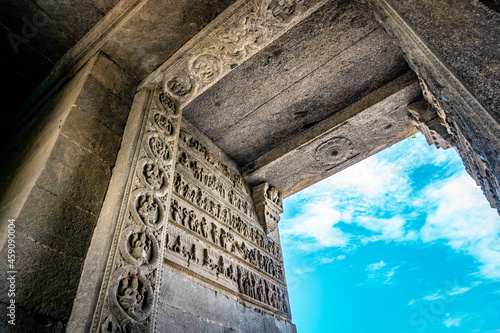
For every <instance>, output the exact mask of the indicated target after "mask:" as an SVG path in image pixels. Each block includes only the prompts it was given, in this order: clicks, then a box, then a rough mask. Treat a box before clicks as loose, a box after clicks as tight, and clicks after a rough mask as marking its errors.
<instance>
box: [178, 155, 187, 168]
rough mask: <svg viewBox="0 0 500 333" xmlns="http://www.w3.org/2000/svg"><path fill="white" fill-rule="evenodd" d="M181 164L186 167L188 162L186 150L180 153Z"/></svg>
mask: <svg viewBox="0 0 500 333" xmlns="http://www.w3.org/2000/svg"><path fill="white" fill-rule="evenodd" d="M178 161H179V164H180V165H182V166H183V167H186V166H187V164H188V156H187V154H186V153H185V152H181V153H180V154H179V160H178Z"/></svg>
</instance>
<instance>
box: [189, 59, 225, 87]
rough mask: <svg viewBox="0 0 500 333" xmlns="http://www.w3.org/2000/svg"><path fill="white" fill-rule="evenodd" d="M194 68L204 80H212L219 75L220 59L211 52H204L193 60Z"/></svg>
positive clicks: (196, 73) (197, 74)
mask: <svg viewBox="0 0 500 333" xmlns="http://www.w3.org/2000/svg"><path fill="white" fill-rule="evenodd" d="M192 70H193V72H194V74H195V75H196V76H198V77H199V78H200V79H201V80H202V81H205V82H211V81H213V80H215V79H216V78H217V76H219V73H220V69H219V59H217V57H215V56H213V55H211V54H202V55H200V56H199V57H198V58H196V60H195V61H194V62H193V66H192Z"/></svg>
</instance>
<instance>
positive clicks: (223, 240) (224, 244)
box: [220, 228, 227, 249]
mask: <svg viewBox="0 0 500 333" xmlns="http://www.w3.org/2000/svg"><path fill="white" fill-rule="evenodd" d="M220 246H222V247H223V248H225V249H226V248H227V233H226V230H224V228H220Z"/></svg>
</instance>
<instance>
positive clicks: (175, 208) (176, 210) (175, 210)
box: [170, 200, 181, 222]
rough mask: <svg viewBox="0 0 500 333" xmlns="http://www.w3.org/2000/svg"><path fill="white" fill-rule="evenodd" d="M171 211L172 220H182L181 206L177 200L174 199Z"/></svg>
mask: <svg viewBox="0 0 500 333" xmlns="http://www.w3.org/2000/svg"><path fill="white" fill-rule="evenodd" d="M170 212H171V214H172V220H174V221H175V222H181V207H180V206H179V203H178V202H177V200H173V201H172V205H171V206H170Z"/></svg>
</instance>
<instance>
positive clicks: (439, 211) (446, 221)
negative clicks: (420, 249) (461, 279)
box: [420, 173, 500, 279]
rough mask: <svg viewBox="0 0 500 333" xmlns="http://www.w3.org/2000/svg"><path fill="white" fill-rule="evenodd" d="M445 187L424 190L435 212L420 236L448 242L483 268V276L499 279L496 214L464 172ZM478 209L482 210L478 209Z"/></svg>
mask: <svg viewBox="0 0 500 333" xmlns="http://www.w3.org/2000/svg"><path fill="white" fill-rule="evenodd" d="M441 185H442V186H435V185H433V186H429V188H428V189H427V190H426V191H425V192H426V195H427V196H428V197H429V200H430V201H431V202H434V203H435V205H436V209H435V211H434V212H431V213H430V214H429V215H428V217H427V219H426V223H425V225H424V227H423V228H422V229H421V230H420V237H421V239H422V240H423V241H424V242H434V241H437V240H443V241H445V242H446V243H447V244H448V245H449V246H450V247H451V248H453V249H454V250H457V251H463V252H465V253H467V254H469V255H471V256H473V257H474V258H475V259H476V260H478V261H479V262H480V263H481V264H482V265H481V267H480V274H481V275H482V276H483V277H485V278H489V279H500V223H499V222H500V221H499V218H498V215H497V212H496V211H495V210H494V209H491V208H489V207H488V206H486V204H485V198H484V197H483V196H482V193H480V192H479V191H478V188H477V186H476V184H475V183H474V181H473V180H472V179H471V178H470V177H469V176H468V175H467V174H465V173H463V174H462V175H461V176H460V177H458V178H455V179H452V180H449V181H447V182H445V183H444V184H441ZM478 207H481V208H479V209H478Z"/></svg>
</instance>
